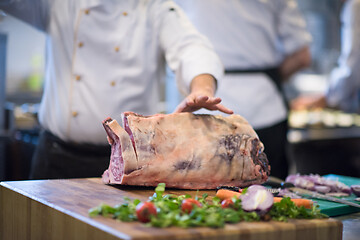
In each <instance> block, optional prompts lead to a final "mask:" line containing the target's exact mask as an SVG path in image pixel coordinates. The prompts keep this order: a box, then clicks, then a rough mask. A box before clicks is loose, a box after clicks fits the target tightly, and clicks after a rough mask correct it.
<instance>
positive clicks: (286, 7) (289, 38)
mask: <svg viewBox="0 0 360 240" xmlns="http://www.w3.org/2000/svg"><path fill="white" fill-rule="evenodd" d="M276 3H277V5H276V6H275V9H276V11H278V14H277V17H278V19H277V22H278V25H277V30H278V32H279V34H280V40H281V41H282V45H283V46H284V52H285V53H286V54H291V53H293V52H295V51H296V50H298V49H300V48H302V47H304V46H307V45H309V44H310V43H311V41H312V37H311V35H310V33H309V32H308V29H307V25H306V21H305V19H304V18H303V16H302V13H301V12H300V10H299V8H298V6H297V2H296V1H295V0H278V1H276Z"/></svg>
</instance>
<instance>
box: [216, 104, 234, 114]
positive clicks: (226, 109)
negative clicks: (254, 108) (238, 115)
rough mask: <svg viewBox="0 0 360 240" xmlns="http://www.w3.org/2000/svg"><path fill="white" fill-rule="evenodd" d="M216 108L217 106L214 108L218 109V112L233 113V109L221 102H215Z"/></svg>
mask: <svg viewBox="0 0 360 240" xmlns="http://www.w3.org/2000/svg"><path fill="white" fill-rule="evenodd" d="M216 108H217V109H216V110H219V111H220V112H223V113H227V114H233V113H234V111H233V110H231V109H230V108H227V107H225V106H224V105H222V104H217V105H216Z"/></svg>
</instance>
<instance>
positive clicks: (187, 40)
mask: <svg viewBox="0 0 360 240" xmlns="http://www.w3.org/2000/svg"><path fill="white" fill-rule="evenodd" d="M160 9H161V11H158V12H157V13H158V14H160V16H158V19H161V20H160V21H161V22H160V24H159V26H160V30H159V38H160V44H161V48H162V49H163V51H164V54H165V59H166V61H167V63H168V65H169V67H170V69H171V70H173V71H174V72H175V75H176V81H177V84H178V87H179V90H180V91H181V92H182V93H183V94H185V95H186V94H188V93H189V92H190V83H191V81H192V79H193V78H194V77H195V76H197V75H199V74H203V73H208V74H211V75H213V76H214V77H215V79H217V80H220V79H221V78H222V76H223V71H224V67H223V64H222V63H221V61H220V58H219V57H218V55H217V54H216V53H215V51H214V49H213V46H212V44H211V43H210V41H209V40H208V39H207V38H206V37H205V36H203V35H201V34H200V33H199V32H198V31H197V30H196V29H195V27H194V26H193V25H192V23H191V22H190V21H189V19H188V18H187V16H186V15H185V13H184V12H183V11H182V9H181V8H180V7H179V6H178V5H176V4H175V3H174V2H173V1H162V2H161V6H160Z"/></svg>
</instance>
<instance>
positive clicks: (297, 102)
mask: <svg viewBox="0 0 360 240" xmlns="http://www.w3.org/2000/svg"><path fill="white" fill-rule="evenodd" d="M326 106H327V104H326V97H325V95H322V94H321V95H311V96H307V95H304V96H300V97H297V98H295V99H294V100H292V101H291V103H290V108H291V109H292V110H311V109H316V108H324V107H326Z"/></svg>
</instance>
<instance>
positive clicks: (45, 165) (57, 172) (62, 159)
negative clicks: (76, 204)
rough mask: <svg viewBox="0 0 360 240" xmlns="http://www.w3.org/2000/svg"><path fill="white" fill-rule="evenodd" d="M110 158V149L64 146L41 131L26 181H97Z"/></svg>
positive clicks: (89, 145) (105, 147) (66, 143)
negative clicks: (83, 179)
mask: <svg viewBox="0 0 360 240" xmlns="http://www.w3.org/2000/svg"><path fill="white" fill-rule="evenodd" d="M110 155H111V147H110V145H104V146H98V145H91V144H76V143H68V142H65V141H63V140H61V139H60V138H58V137H56V136H55V135H53V134H52V133H50V132H48V131H46V130H42V131H41V132H40V136H39V142H38V144H37V146H36V149H35V153H34V155H33V158H32V167H31V172H30V179H55V178H57V179H59V178H88V177H101V175H102V173H103V172H104V171H105V170H106V169H107V168H108V166H109V162H110Z"/></svg>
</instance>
